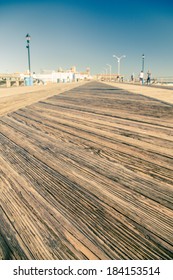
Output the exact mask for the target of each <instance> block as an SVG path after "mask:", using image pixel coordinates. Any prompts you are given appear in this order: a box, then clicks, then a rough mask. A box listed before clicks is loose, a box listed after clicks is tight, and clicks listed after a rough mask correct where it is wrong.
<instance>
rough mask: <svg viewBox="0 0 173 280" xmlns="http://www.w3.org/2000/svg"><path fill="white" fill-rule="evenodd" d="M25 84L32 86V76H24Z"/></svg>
mask: <svg viewBox="0 0 173 280" xmlns="http://www.w3.org/2000/svg"><path fill="white" fill-rule="evenodd" d="M24 84H25V86H33V78H32V77H25V78H24Z"/></svg>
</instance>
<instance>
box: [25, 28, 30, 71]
mask: <svg viewBox="0 0 173 280" xmlns="http://www.w3.org/2000/svg"><path fill="white" fill-rule="evenodd" d="M25 38H26V42H27V45H26V48H27V49H28V68H29V76H30V77H31V62H30V46H29V43H30V40H31V36H30V35H29V33H27V34H26V37H25Z"/></svg>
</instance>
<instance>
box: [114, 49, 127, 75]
mask: <svg viewBox="0 0 173 280" xmlns="http://www.w3.org/2000/svg"><path fill="white" fill-rule="evenodd" d="M113 57H115V58H116V59H117V61H118V79H119V77H120V62H121V59H122V58H125V57H126V55H122V56H120V57H118V56H116V55H115V54H114V55H113Z"/></svg>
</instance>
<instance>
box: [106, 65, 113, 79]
mask: <svg viewBox="0 0 173 280" xmlns="http://www.w3.org/2000/svg"><path fill="white" fill-rule="evenodd" d="M106 65H107V66H109V71H110V72H109V73H110V81H111V74H112V73H111V69H112V66H111V65H110V64H106Z"/></svg>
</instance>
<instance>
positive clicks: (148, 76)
mask: <svg viewBox="0 0 173 280" xmlns="http://www.w3.org/2000/svg"><path fill="white" fill-rule="evenodd" d="M131 81H132V82H133V81H134V74H132V75H131ZM139 81H140V83H141V85H143V84H144V72H143V71H141V72H140V74H139ZM146 82H147V85H149V84H150V82H151V73H150V71H149V70H148V72H147V79H146Z"/></svg>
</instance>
